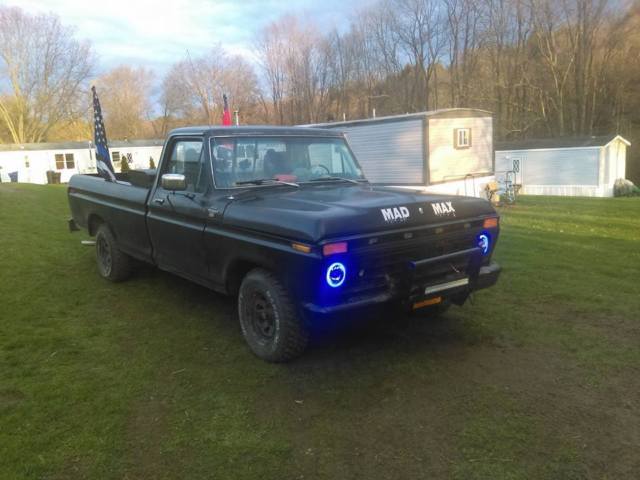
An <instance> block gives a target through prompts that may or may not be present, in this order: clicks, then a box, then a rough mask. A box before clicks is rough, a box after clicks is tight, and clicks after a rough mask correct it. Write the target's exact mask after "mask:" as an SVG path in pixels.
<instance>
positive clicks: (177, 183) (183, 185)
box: [160, 173, 187, 191]
mask: <svg viewBox="0 0 640 480" xmlns="http://www.w3.org/2000/svg"><path fill="white" fill-rule="evenodd" d="M160 185H162V188H164V189H165V190H172V191H182V190H186V189H187V179H186V178H185V176H184V175H182V174H180V173H165V174H164V175H162V179H161V181H160Z"/></svg>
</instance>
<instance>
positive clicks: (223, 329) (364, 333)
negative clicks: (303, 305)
mask: <svg viewBox="0 0 640 480" xmlns="http://www.w3.org/2000/svg"><path fill="white" fill-rule="evenodd" d="M131 281H132V282H134V283H136V284H139V285H141V286H142V285H146V284H150V285H151V287H150V288H151V289H152V290H154V294H155V295H158V296H160V297H163V298H167V297H172V298H173V301H174V302H179V303H180V305H179V306H178V307H177V309H178V310H182V311H188V312H192V314H193V315H202V313H201V312H209V313H208V314H207V315H206V316H207V318H206V319H204V318H203V320H206V323H205V324H206V325H208V326H209V327H210V328H211V329H212V330H209V331H204V330H203V331H202V335H203V336H204V335H210V334H215V335H216V336H220V335H223V336H226V338H227V341H229V342H233V343H235V342H244V340H243V339H242V334H241V332H240V328H239V324H238V312H237V304H236V301H237V300H236V298H235V297H229V296H225V295H221V294H218V293H216V292H214V291H212V290H209V289H207V288H205V287H202V286H199V285H196V284H194V283H192V282H190V281H189V280H186V279H183V278H181V277H178V276H176V275H173V274H171V273H168V272H164V271H162V270H158V269H156V268H154V267H150V266H142V267H140V268H138V269H137V270H136V274H135V276H134V278H133V279H132V280H131ZM459 308H460V307H452V308H451V309H450V310H449V312H447V313H445V314H442V315H440V316H427V315H411V314H408V313H403V312H399V311H397V310H395V309H393V308H391V307H380V308H376V309H371V310H368V311H365V312H362V313H360V314H358V315H357V316H354V315H353V314H346V315H340V316H332V317H328V318H323V319H316V320H314V323H313V325H312V328H311V340H310V345H309V349H308V350H307V351H306V352H305V353H304V354H303V356H302V357H301V358H299V359H297V360H296V361H294V362H292V363H291V364H290V365H296V364H297V365H300V366H302V365H307V366H312V365H313V364H318V365H321V364H323V363H326V362H331V363H334V362H338V363H339V362H340V361H341V360H344V359H346V358H349V357H352V356H354V355H357V356H373V357H383V358H384V357H387V358H389V359H391V357H392V356H393V355H394V353H397V354H401V355H406V354H409V353H410V352H411V351H417V350H420V351H425V350H429V349H433V350H434V351H435V350H438V351H440V352H442V351H443V350H446V349H447V348H449V347H456V346H458V347H459V346H465V345H466V346H468V345H470V344H475V343H477V342H479V341H482V338H481V337H479V336H478V334H477V332H473V331H469V330H468V329H467V328H466V327H465V324H464V322H463V321H462V320H461V319H460V318H459V317H458V315H457V311H458V309H459ZM201 325H202V324H201ZM246 354H247V355H248V356H251V352H250V351H249V349H248V347H247V348H246Z"/></svg>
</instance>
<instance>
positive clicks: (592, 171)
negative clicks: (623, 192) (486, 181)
mask: <svg viewBox="0 0 640 480" xmlns="http://www.w3.org/2000/svg"><path fill="white" fill-rule="evenodd" d="M630 145H631V144H630V143H629V142H628V141H627V140H625V139H624V138H622V137H621V136H620V135H608V136H600V137H583V138H551V139H538V140H533V139H532V140H523V141H514V142H504V143H499V144H497V145H496V153H495V156H496V159H495V168H496V177H497V178H499V179H501V178H504V177H505V176H506V175H507V174H509V175H510V176H511V177H512V178H515V183H517V184H519V185H521V189H520V193H524V194H527V195H567V196H587V197H612V196H613V184H614V182H615V181H616V179H618V178H624V176H625V166H626V154H627V147H628V146H630ZM507 172H509V173H507Z"/></svg>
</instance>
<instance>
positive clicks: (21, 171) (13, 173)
mask: <svg viewBox="0 0 640 480" xmlns="http://www.w3.org/2000/svg"><path fill="white" fill-rule="evenodd" d="M162 144H163V141H162V140H131V141H114V142H109V151H110V153H111V157H112V161H113V165H114V168H115V169H116V171H117V170H119V169H120V163H121V158H123V157H126V158H127V159H128V160H129V165H130V167H131V168H149V160H150V159H151V158H152V159H153V161H154V163H155V164H156V165H157V164H158V160H159V159H160V152H161V151H162ZM95 158H96V155H95V148H94V147H93V143H92V142H89V141H86V142H63V143H25V144H22V145H17V144H9V145H0V180H1V181H2V182H9V181H12V180H14V179H15V180H16V181H18V182H22V183H40V184H44V183H47V171H49V170H52V171H55V172H59V173H60V181H61V182H62V183H66V182H68V181H69V179H70V178H71V176H72V175H74V174H76V173H95V172H96V160H95Z"/></svg>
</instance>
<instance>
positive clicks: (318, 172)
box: [311, 163, 331, 177]
mask: <svg viewBox="0 0 640 480" xmlns="http://www.w3.org/2000/svg"><path fill="white" fill-rule="evenodd" d="M323 169H324V170H325V171H326V172H327V175H329V176H331V170H329V169H328V168H327V167H326V166H325V165H322V164H321V163H319V164H317V165H314V166H313V167H311V174H312V175H313V176H315V177H320V176H322V175H324V172H323V171H322V170H323Z"/></svg>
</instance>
